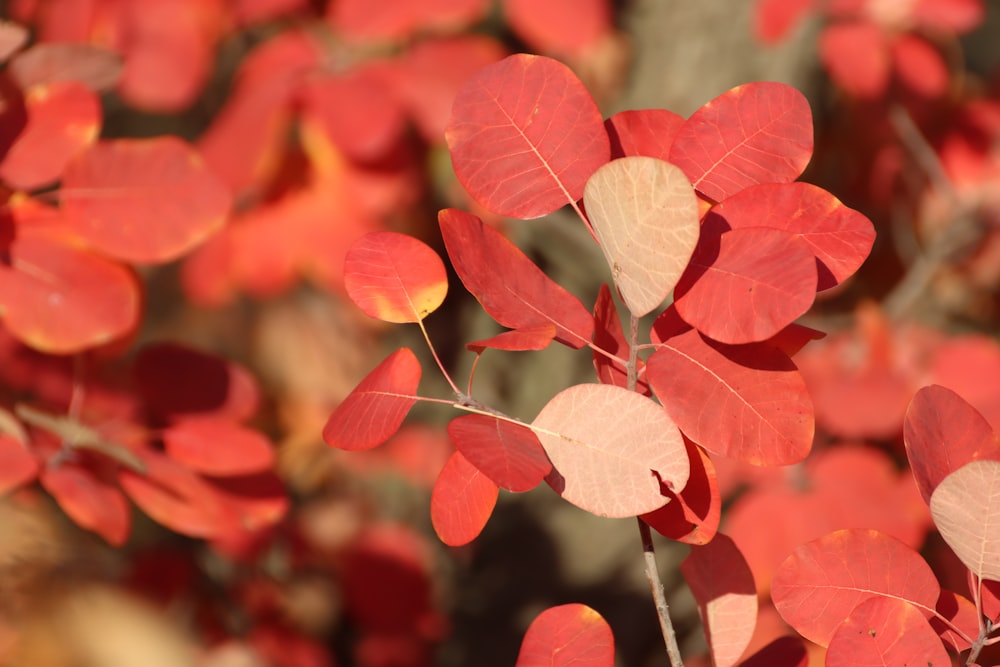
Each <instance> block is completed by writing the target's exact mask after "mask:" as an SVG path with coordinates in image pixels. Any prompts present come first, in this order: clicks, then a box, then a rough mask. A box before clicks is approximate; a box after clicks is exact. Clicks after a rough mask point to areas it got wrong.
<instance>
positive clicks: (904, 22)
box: [754, 0, 985, 99]
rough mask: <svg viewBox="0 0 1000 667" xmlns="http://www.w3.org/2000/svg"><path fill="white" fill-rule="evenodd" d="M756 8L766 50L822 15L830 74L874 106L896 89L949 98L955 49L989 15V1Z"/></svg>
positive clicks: (793, 1) (822, 51) (841, 0)
mask: <svg viewBox="0 0 1000 667" xmlns="http://www.w3.org/2000/svg"><path fill="white" fill-rule="evenodd" d="M755 9H756V15H755V24H754V29H755V32H756V35H757V38H758V39H759V40H761V41H762V42H763V43H765V44H773V43H775V42H778V41H780V40H782V39H784V38H785V37H786V36H787V35H788V33H789V32H790V31H792V30H793V29H794V28H795V27H796V25H797V24H798V23H799V22H800V21H801V20H802V19H803V18H804V17H805V16H806V15H807V14H809V13H810V12H820V13H822V14H823V15H824V16H825V17H826V18H827V20H828V23H827V24H826V25H824V27H823V29H822V32H821V33H820V37H819V56H820V61H821V62H822V63H823V67H824V68H825V69H826V70H827V72H828V74H829V75H830V78H831V79H833V81H834V82H836V83H837V85H838V86H840V87H841V88H843V89H844V90H845V91H847V92H848V93H850V94H852V95H855V96H857V97H860V98H868V99H872V98H881V97H884V96H886V95H887V94H888V92H889V90H890V88H891V87H898V89H899V92H901V93H903V94H905V95H913V96H916V97H918V98H935V97H940V96H941V95H944V94H945V93H946V92H947V91H948V87H949V85H950V84H951V79H952V75H951V70H952V67H951V66H950V64H949V62H948V58H947V55H946V52H947V44H948V43H949V42H953V41H954V40H955V39H956V37H957V36H959V35H961V34H964V33H966V32H969V31H970V30H972V29H974V28H975V27H976V26H978V25H979V24H980V23H981V22H982V20H983V17H984V14H985V9H984V7H983V2H982V0H914V1H912V2H895V1H894V0H759V2H758V3H757V5H756V7H755ZM943 46H944V48H942V47H943Z"/></svg>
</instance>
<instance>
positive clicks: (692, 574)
mask: <svg viewBox="0 0 1000 667" xmlns="http://www.w3.org/2000/svg"><path fill="white" fill-rule="evenodd" d="M681 572H682V573H683V574H684V579H685V580H686V581H687V583H688V586H690V587H691V593H692V595H694V599H695V601H696V602H697V603H698V611H699V612H701V620H702V624H703V625H704V626H705V635H706V637H707V639H708V645H709V647H710V648H711V651H712V662H713V663H714V664H715V667H731V666H732V665H735V664H736V663H737V662H738V661H739V659H740V656H741V655H743V651H745V650H746V648H747V646H749V645H750V638H751V637H752V636H753V631H754V627H755V626H756V624H757V587H756V586H755V585H754V581H753V575H752V574H751V573H750V568H749V566H747V563H746V560H744V559H743V555H742V554H741V553H740V550H739V548H737V546H736V544H734V543H733V541H732V540H731V539H729V538H728V537H726V536H725V535H722V534H718V535H716V536H715V538H714V539H713V540H712V541H711V542H709V543H708V544H706V545H704V546H696V547H692V548H691V553H690V554H689V555H688V557H687V558H685V559H684V562H682V563H681Z"/></svg>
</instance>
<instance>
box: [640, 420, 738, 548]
mask: <svg viewBox="0 0 1000 667" xmlns="http://www.w3.org/2000/svg"><path fill="white" fill-rule="evenodd" d="M684 445H685V446H686V447H687V452H688V460H690V461H691V473H690V476H689V477H688V483H687V485H686V486H685V487H684V490H683V491H681V492H680V493H679V494H675V493H673V491H670V490H669V489H666V488H664V486H665V485H661V486H660V492H661V493H663V495H665V496H668V497H669V498H670V499H671V501H672V502H669V503H667V504H666V505H664V506H663V507H661V508H660V509H658V510H654V511H653V512H650V513H649V514H643V515H642V516H641V518H642V520H643V521H645V522H646V523H648V524H649V525H650V526H651V527H652V528H653V529H654V530H656V532H658V533H659V534H661V535H663V536H664V537H668V538H670V539H672V540H677V541H678V542H686V543H687V544H696V545H700V544H708V543H709V542H711V541H712V539H713V538H714V537H715V534H716V532H717V531H718V529H719V520H720V518H721V516H722V497H721V496H720V495H719V482H718V479H717V478H716V474H715V466H714V465H712V459H711V458H709V456H708V454H706V453H705V452H704V451H702V449H701V448H700V447H698V445H696V444H694V443H693V442H691V441H690V440H688V439H686V438H685V440H684Z"/></svg>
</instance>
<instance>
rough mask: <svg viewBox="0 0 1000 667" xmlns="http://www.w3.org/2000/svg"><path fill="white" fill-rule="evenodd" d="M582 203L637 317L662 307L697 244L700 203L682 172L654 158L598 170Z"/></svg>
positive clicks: (616, 163) (621, 161) (635, 159)
mask: <svg viewBox="0 0 1000 667" xmlns="http://www.w3.org/2000/svg"><path fill="white" fill-rule="evenodd" d="M583 201H584V204H585V205H586V208H587V216H588V217H589V218H590V221H591V224H592V225H593V227H594V232H595V233H596V235H597V240H598V242H599V243H600V245H601V250H603V251H604V257H605V259H606V260H607V262H608V266H610V267H611V275H612V277H613V278H614V281H615V285H616V286H617V287H618V292H619V293H620V294H621V296H622V300H624V301H625V304H626V305H627V306H628V308H629V310H630V311H631V312H632V314H633V315H635V316H636V317H642V316H643V315H646V314H648V313H650V312H652V311H653V310H655V309H656V308H658V307H659V306H660V304H662V303H663V300H664V299H666V298H667V295H668V294H670V291H671V290H672V289H673V288H674V285H675V284H676V283H677V280H678V279H679V278H680V277H681V274H682V273H683V272H684V269H685V267H686V266H687V264H688V260H689V259H691V253H692V252H693V251H694V248H695V244H696V243H697V242H698V230H699V224H698V199H697V197H696V196H695V194H694V190H693V189H692V188H691V183H690V182H688V180H687V177H686V176H684V173H683V172H682V171H681V170H680V169H678V168H677V167H675V166H674V165H672V164H670V163H668V162H664V161H663V160H659V159H657V158H651V157H641V156H639V157H624V158H619V159H617V160H613V161H612V162H609V163H607V164H605V165H604V166H602V167H600V168H599V169H598V170H597V171H596V172H594V175H593V176H591V177H590V180H588V181H587V186H586V188H585V189H584V193H583Z"/></svg>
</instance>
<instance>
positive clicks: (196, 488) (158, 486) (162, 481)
mask: <svg viewBox="0 0 1000 667" xmlns="http://www.w3.org/2000/svg"><path fill="white" fill-rule="evenodd" d="M136 455H138V456H139V457H140V458H141V459H142V462H143V463H144V464H145V466H146V473H145V474H140V473H137V472H134V471H132V470H127V469H122V470H121V471H120V472H119V473H118V481H119V483H120V484H121V486H122V489H124V490H125V493H127V494H128V495H129V497H130V498H131V499H132V500H133V501H134V502H135V504H136V505H138V506H139V507H140V508H141V509H142V510H143V511H144V512H145V513H146V514H148V515H149V516H150V517H151V518H152V519H153V520H154V521H156V522H157V523H159V524H161V525H163V526H166V527H167V528H169V529H171V530H173V531H175V532H178V533H180V534H182V535H188V536H190V537H199V538H213V537H218V536H221V535H225V534H226V533H227V532H229V531H231V530H232V529H233V528H234V527H236V526H238V525H239V520H240V518H239V515H238V514H237V513H236V511H235V510H234V508H233V507H231V506H230V505H228V504H226V503H225V502H224V501H223V499H222V498H221V497H220V495H219V493H218V491H216V489H215V488H214V487H213V486H212V485H211V484H209V483H208V482H207V481H205V480H204V479H203V478H201V477H199V476H197V475H195V474H194V473H192V472H191V471H190V470H188V469H187V468H185V467H184V466H182V465H180V464H179V463H175V462H174V461H172V460H171V459H169V458H167V457H166V456H164V455H163V454H160V453H158V452H154V451H150V450H146V451H142V452H136Z"/></svg>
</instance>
